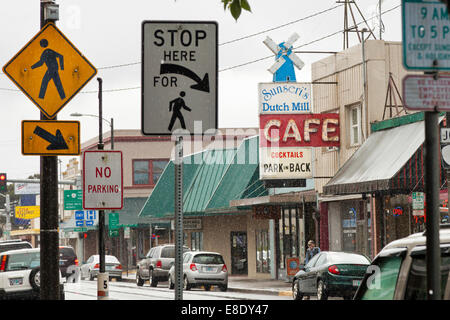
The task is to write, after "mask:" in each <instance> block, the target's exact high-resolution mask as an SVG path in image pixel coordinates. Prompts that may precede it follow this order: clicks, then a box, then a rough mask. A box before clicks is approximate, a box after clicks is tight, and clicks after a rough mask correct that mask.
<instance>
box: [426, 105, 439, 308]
mask: <svg viewBox="0 0 450 320" xmlns="http://www.w3.org/2000/svg"><path fill="white" fill-rule="evenodd" d="M438 119H439V113H438V112H436V111H427V112H425V150H426V152H425V163H426V166H425V188H426V190H425V191H426V194H425V197H426V203H427V215H426V220H427V221H426V247H427V252H426V263H427V295H428V300H441V281H440V279H441V272H440V270H441V252H440V245H439V218H440V213H439V185H440V182H439V167H440V162H439V152H440V150H439V132H438V129H439V125H438Z"/></svg>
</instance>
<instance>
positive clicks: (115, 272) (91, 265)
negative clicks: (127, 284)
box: [80, 254, 122, 280]
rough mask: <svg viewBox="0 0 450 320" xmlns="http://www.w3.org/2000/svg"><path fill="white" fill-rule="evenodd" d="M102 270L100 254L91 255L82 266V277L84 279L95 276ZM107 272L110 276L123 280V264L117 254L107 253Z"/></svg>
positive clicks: (92, 278) (91, 278)
mask: <svg viewBox="0 0 450 320" xmlns="http://www.w3.org/2000/svg"><path fill="white" fill-rule="evenodd" d="M99 272H100V256H99V255H98V254H96V255H93V256H90V257H89V259H88V260H87V261H86V263H84V264H83V265H82V266H81V268H80V277H81V279H82V280H84V279H85V278H89V280H94V278H95V277H96V276H97V275H98V274H99ZM105 272H107V273H108V274H109V278H116V279H117V280H122V265H121V264H120V261H119V260H118V259H117V258H116V257H115V256H108V255H105Z"/></svg>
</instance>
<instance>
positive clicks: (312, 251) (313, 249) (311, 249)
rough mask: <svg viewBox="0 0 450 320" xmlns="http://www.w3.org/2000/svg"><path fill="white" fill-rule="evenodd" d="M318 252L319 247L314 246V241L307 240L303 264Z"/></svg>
mask: <svg viewBox="0 0 450 320" xmlns="http://www.w3.org/2000/svg"><path fill="white" fill-rule="evenodd" d="M319 252H320V248H319V247H316V243H315V242H314V241H313V240H309V241H308V249H307V250H306V256H305V264H307V263H308V262H309V260H311V259H312V257H314V256H315V255H316V254H318V253H319Z"/></svg>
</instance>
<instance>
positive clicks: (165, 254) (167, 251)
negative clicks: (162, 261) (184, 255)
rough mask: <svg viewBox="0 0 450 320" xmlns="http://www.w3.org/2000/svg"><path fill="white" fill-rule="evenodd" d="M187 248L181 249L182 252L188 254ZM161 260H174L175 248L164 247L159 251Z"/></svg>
mask: <svg viewBox="0 0 450 320" xmlns="http://www.w3.org/2000/svg"><path fill="white" fill-rule="evenodd" d="M188 251H189V248H186V247H183V252H188ZM161 258H175V246H170V247H164V248H163V249H162V251H161Z"/></svg>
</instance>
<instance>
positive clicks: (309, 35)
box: [0, 0, 401, 179]
mask: <svg viewBox="0 0 450 320" xmlns="http://www.w3.org/2000/svg"><path fill="white" fill-rule="evenodd" d="M249 2H250V5H251V7H252V13H249V12H247V11H243V13H242V15H241V17H240V18H239V20H238V21H237V22H236V21H235V20H234V19H233V18H232V16H231V14H230V13H229V11H226V12H225V11H224V10H223V6H222V3H221V1H220V0H177V1H175V0H133V1H118V0H92V1H86V0H59V1H56V3H58V4H59V6H60V14H59V17H60V20H59V21H58V22H57V26H58V28H59V29H60V30H61V31H62V32H63V33H64V34H65V35H66V36H67V38H68V39H69V40H70V41H71V42H72V43H73V44H74V45H75V46H76V47H77V48H78V49H79V50H80V51H81V52H82V53H83V54H84V55H85V56H86V57H87V59H89V61H90V62H91V63H92V64H93V65H94V66H95V67H96V68H97V69H98V74H97V76H96V77H102V79H103V90H104V93H103V117H104V118H106V119H110V118H114V126H115V129H141V99H140V94H141V90H140V86H141V64H140V61H141V23H142V21H144V20H175V21H182V20H207V21H216V22H217V23H218V26H219V79H218V83H219V87H218V92H219V105H218V107H219V127H221V128H230V127H256V126H257V125H258V111H257V102H258V97H257V85H258V83H259V82H271V81H272V74H270V73H269V72H268V71H267V69H268V68H269V67H270V66H271V65H272V64H273V62H274V59H273V57H271V56H272V53H271V51H270V50H269V49H268V48H267V47H266V46H265V45H264V44H263V40H264V39H265V38H266V36H269V37H271V38H272V39H273V40H274V41H275V42H276V43H280V42H282V41H285V40H287V38H288V37H289V36H290V35H291V34H293V33H294V32H297V33H298V34H299V35H300V38H299V39H298V40H297V41H296V42H295V43H294V47H299V48H298V49H297V50H309V51H313V50H314V51H340V50H342V48H343V36H342V33H341V32H339V33H337V34H335V35H332V34H333V33H336V32H338V31H342V29H343V23H344V22H343V21H344V7H343V5H340V4H336V1H335V0H319V1H301V0H250V1H249ZM378 2H379V1H378V0H360V1H357V3H358V5H359V8H360V9H361V11H362V12H363V14H364V15H365V17H366V19H368V20H369V23H370V26H371V27H373V28H374V31H375V33H376V35H377V37H378V34H379V29H378V21H377V20H376V19H371V18H372V17H374V15H375V14H377V10H376V5H377V3H378ZM399 4H400V0H385V1H383V4H382V11H387V10H390V9H392V8H395V7H397V8H396V9H394V10H391V11H389V12H387V13H386V14H384V15H383V23H384V27H385V32H384V33H383V36H382V37H383V40H390V41H401V8H400V7H399ZM39 5H40V0H14V1H5V2H4V3H2V16H1V19H0V35H1V37H0V38H1V41H0V66H1V67H3V66H4V65H5V64H6V63H7V62H8V61H9V60H10V59H11V58H12V57H13V56H14V55H15V54H16V53H17V52H18V51H19V50H20V49H21V48H22V47H23V46H24V45H25V44H26V43H27V42H28V41H29V40H30V39H31V38H32V37H33V36H34V35H35V34H36V33H37V32H38V31H39V26H40V20H39V19H40V16H39ZM333 7H337V8H334V9H332V8H333ZM328 9H330V10H328ZM325 10H328V11H326V12H324V13H321V14H318V15H315V14H317V13H319V12H321V11H325ZM354 12H355V18H356V20H357V22H361V21H362V19H361V17H360V16H359V14H358V13H357V11H356V10H354ZM308 16H312V17H311V18H307V17H308ZM350 19H351V18H350ZM350 23H351V20H350ZM330 35H332V36H330ZM327 36H328V37H327ZM321 38H324V39H323V40H320V41H315V40H318V39H321ZM239 39H241V40H239ZM313 41H315V42H313ZM311 42H313V43H311ZM309 43H311V44H309ZM357 43H358V40H357V38H356V35H355V34H350V46H352V45H356V44H357ZM305 44H306V45H305ZM298 55H299V57H300V58H301V59H302V60H303V61H304V62H305V67H304V68H303V69H302V70H300V71H299V70H296V76H297V81H299V82H300V81H311V74H310V67H311V63H313V62H314V61H317V60H320V59H322V58H323V57H326V56H327V55H326V54H306V53H304V54H298ZM255 61H256V62H255ZM97 90H98V82H97V81H96V79H95V78H94V79H92V80H91V81H90V82H89V83H88V84H87V85H86V86H85V87H84V89H83V90H82V91H81V92H80V93H79V94H78V95H76V96H75V97H74V98H73V99H72V100H71V101H70V102H69V103H68V104H67V105H66V106H65V107H64V108H63V109H62V110H61V111H60V112H59V113H58V120H79V121H80V122H81V141H82V142H84V141H86V140H88V139H91V138H93V137H95V136H97V135H98V119H96V118H91V117H80V118H74V117H71V116H70V114H71V113H74V112H79V113H87V114H98V98H97ZM0 114H1V126H0V148H1V157H0V172H7V173H8V177H9V178H10V179H24V178H27V177H28V176H29V175H32V174H34V173H39V156H23V155H22V154H21V143H22V142H21V121H22V120H39V119H40V115H39V114H40V112H39V109H38V108H37V107H36V106H35V105H34V104H33V103H32V102H31V101H30V100H29V99H28V98H27V97H26V96H25V95H24V94H23V93H22V92H21V91H19V90H18V89H17V87H16V86H15V85H14V84H13V83H12V82H11V81H10V80H9V78H7V77H6V75H4V74H3V73H0ZM108 130H109V128H108V125H107V124H106V123H104V131H105V132H106V131H108ZM71 158H73V156H61V157H59V159H61V160H62V168H63V171H64V170H65V168H66V164H67V162H68V160H69V159H71Z"/></svg>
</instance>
